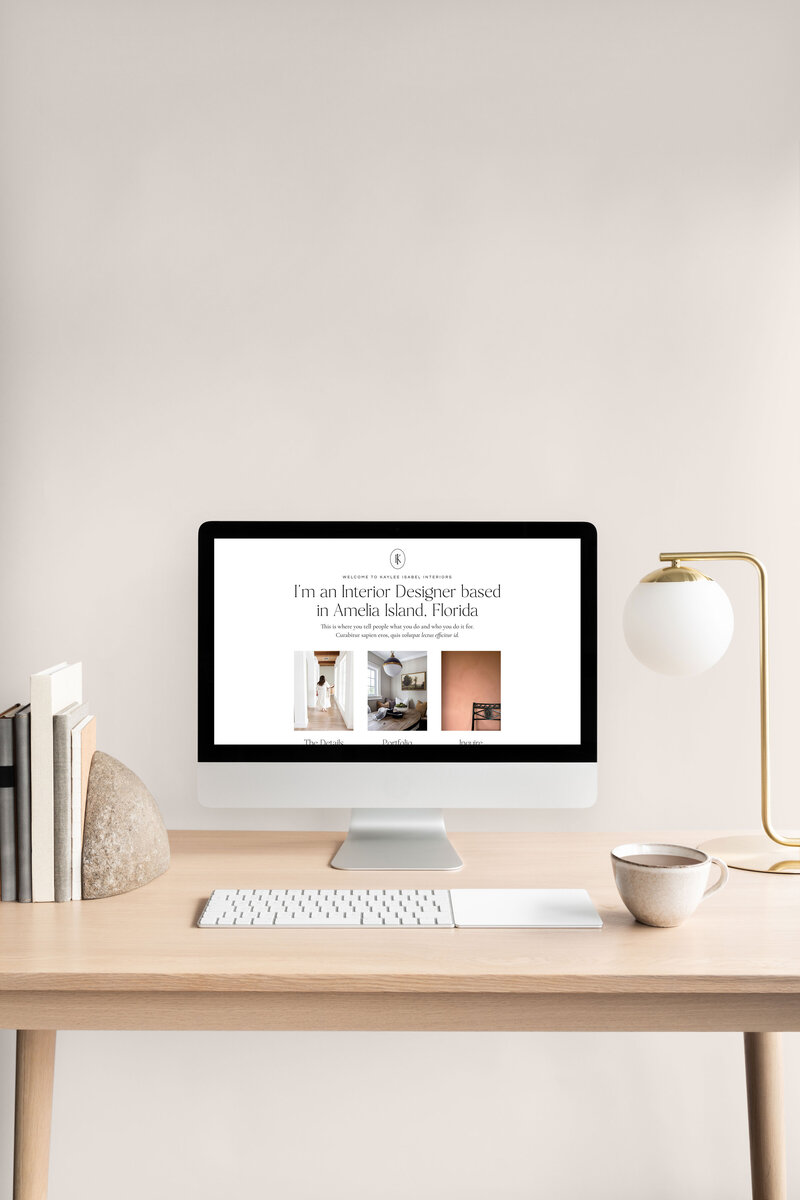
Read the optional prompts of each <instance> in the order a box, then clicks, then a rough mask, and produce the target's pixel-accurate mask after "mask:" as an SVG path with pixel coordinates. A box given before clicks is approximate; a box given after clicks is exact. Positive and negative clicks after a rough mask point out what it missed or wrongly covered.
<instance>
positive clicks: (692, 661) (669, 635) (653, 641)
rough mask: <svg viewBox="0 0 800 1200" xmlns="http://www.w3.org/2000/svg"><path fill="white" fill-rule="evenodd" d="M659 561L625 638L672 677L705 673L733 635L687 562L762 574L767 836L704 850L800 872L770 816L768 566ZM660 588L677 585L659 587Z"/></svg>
mask: <svg viewBox="0 0 800 1200" xmlns="http://www.w3.org/2000/svg"><path fill="white" fill-rule="evenodd" d="M658 557H659V561H660V562H662V563H670V564H671V565H670V566H668V567H662V568H661V569H660V570H657V571H653V572H652V573H651V574H650V575H645V577H644V579H642V581H641V583H639V584H637V585H636V587H635V588H634V589H633V591H632V592H631V594H630V596H629V597H628V601H627V604H626V605H625V612H624V616H623V626H624V630H625V640H626V641H627V643H628V646H629V647H630V649H631V651H632V652H633V653H634V654H635V655H636V657H637V658H638V659H639V661H640V662H643V663H644V664H645V666H647V667H650V668H652V669H653V670H654V671H661V672H662V673H664V674H667V675H698V674H700V672H701V671H705V670H707V669H708V668H709V667H711V666H713V665H714V663H715V662H717V661H718V660H719V659H720V658H722V655H723V654H724V653H725V651H726V650H727V648H728V645H729V644H730V640H731V636H732V634H733V610H732V609H731V605H730V601H729V600H728V597H727V596H726V595H725V593H724V591H723V590H722V588H721V587H720V586H719V584H718V583H715V582H714V580H713V579H709V578H708V576H707V575H703V574H701V572H700V571H696V570H694V569H693V568H692V567H686V566H684V565H683V564H684V563H685V562H693V561H696V560H697V559H741V560H744V561H745V562H749V563H752V564H753V566H754V567H755V568H756V571H757V572H758V579H759V627H760V634H759V648H760V654H759V661H760V675H761V824H762V826H763V828H764V833H763V834H755V835H753V836H747V837H724V838H715V839H714V840H713V841H711V842H707V843H706V844H705V845H704V846H703V847H702V849H703V850H705V851H706V852H707V853H708V854H714V855H716V856H717V857H718V858H721V859H723V861H724V862H726V863H727V864H728V866H729V867H738V868H740V869H741V870H745V871H765V872H772V873H777V874H793V875H797V874H800V837H785V836H783V835H781V834H779V833H776V832H775V830H774V829H773V827H772V820H771V817H770V791H769V659H768V643H767V573H766V571H765V570H764V566H763V563H760V562H759V561H758V559H757V558H754V557H753V555H752V554H745V553H743V552H742V551H738V550H708V551H702V552H701V551H691V552H684V553H677V552H676V553H669V554H668V553H664V554H659V556H658ZM654 584H672V585H673V586H672V587H653V586H652V585H654ZM674 585H684V586H674ZM688 585H691V586H688Z"/></svg>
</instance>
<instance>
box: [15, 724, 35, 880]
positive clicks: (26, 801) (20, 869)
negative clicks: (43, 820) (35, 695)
mask: <svg viewBox="0 0 800 1200" xmlns="http://www.w3.org/2000/svg"><path fill="white" fill-rule="evenodd" d="M13 725H14V800H15V803H16V807H17V899H18V900H30V899H31V706H30V704H26V705H25V707H24V708H20V709H18V710H17V712H16V713H15V714H14V721H13Z"/></svg>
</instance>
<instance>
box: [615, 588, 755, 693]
mask: <svg viewBox="0 0 800 1200" xmlns="http://www.w3.org/2000/svg"><path fill="white" fill-rule="evenodd" d="M622 624H623V629H624V631H625V640H626V642H627V643H628V646H629V647H630V649H631V651H632V653H633V654H635V656H636V657H637V658H638V659H639V661H640V662H642V663H644V665H645V666H646V667H650V669H651V670H653V671H659V672H660V673H661V674H662V675H699V674H700V673H701V672H702V671H707V670H708V668H709V667H713V665H714V663H716V662H719V660H720V659H721V658H722V656H723V654H724V653H725V651H726V650H727V649H728V646H729V645H730V641H731V638H732V636H733V609H732V608H731V602H730V600H729V599H728V597H727V596H726V594H725V592H724V591H723V590H722V588H721V587H720V586H719V584H718V583H715V582H714V580H713V579H709V578H708V576H706V575H702V574H701V573H700V572H699V571H693V570H691V569H689V568H687V567H665V568H663V570H659V571H653V573H652V574H651V575H645V577H644V579H643V580H642V581H641V583H637V585H636V587H635V588H634V589H633V591H632V592H631V594H630V596H629V597H628V601H627V603H626V605H625V611H624V613H623V617H622Z"/></svg>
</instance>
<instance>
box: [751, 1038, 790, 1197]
mask: <svg viewBox="0 0 800 1200" xmlns="http://www.w3.org/2000/svg"><path fill="white" fill-rule="evenodd" d="M744 1064H745V1070H746V1072H747V1113H748V1117H749V1120H750V1175H751V1178H752V1181H753V1200H786V1147H785V1145H784V1129H783V1061H782V1056H781V1035H780V1034H779V1033H746V1034H745V1035H744Z"/></svg>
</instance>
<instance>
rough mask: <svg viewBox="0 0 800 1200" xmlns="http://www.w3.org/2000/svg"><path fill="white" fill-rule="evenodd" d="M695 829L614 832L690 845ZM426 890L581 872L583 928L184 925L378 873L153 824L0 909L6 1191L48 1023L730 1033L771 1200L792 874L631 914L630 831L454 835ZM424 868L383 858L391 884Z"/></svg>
mask: <svg viewBox="0 0 800 1200" xmlns="http://www.w3.org/2000/svg"><path fill="white" fill-rule="evenodd" d="M706 836H707V835H705V834H697V833H694V834H687V833H679V834H668V835H667V834H664V832H663V831H660V832H658V833H657V834H653V835H650V834H648V835H644V834H641V833H638V834H636V837H635V840H648V839H651V840H657V841H664V840H666V841H674V842H682V843H685V844H688V845H696V844H697V843H698V841H702V840H703V838H704V837H706ZM452 840H453V842H454V844H455V846H456V848H457V849H458V851H459V853H460V854H461V855H462V857H463V858H464V862H465V864H466V865H465V868H464V870H463V871H460V872H458V873H457V874H452V875H451V874H448V875H442V876H438V875H437V876H436V878H435V884H436V886H443V887H447V886H453V887H482V886H485V887H498V886H502V887H586V888H587V889H588V890H589V892H590V894H591V896H592V898H593V899H594V901H595V904H596V905H597V907H598V909H599V910H600V913H601V916H602V918H603V921H604V922H605V927H604V928H603V929H602V930H599V931H596V930H567V931H558V930H522V929H518V930H489V929H485V930H482V929H452V930H450V929H448V930H419V931H411V930H400V929H387V930H372V929H369V930H367V929H358V930H349V929H342V930H315V929H302V930H288V929H286V930H283V929H282V930H276V929H249V930H248V929H208V930H201V929H197V928H196V921H197V918H198V916H199V914H200V912H201V910H202V907H203V904H204V902H205V900H206V899H207V897H208V896H209V894H210V893H211V891H212V890H213V889H214V888H215V887H243V888H246V887H344V886H346V885H347V884H349V883H350V882H351V881H352V882H353V883H354V884H355V885H357V886H358V887H385V886H386V885H387V876H386V874H385V873H384V874H380V873H378V872H376V873H374V874H373V873H370V872H359V873H358V875H357V876H356V877H354V876H352V875H350V874H345V873H343V872H341V871H334V870H333V869H332V868H330V867H329V866H328V863H329V862H330V859H331V858H332V856H333V854H334V853H335V851H336V849H337V848H338V846H339V844H340V842H341V835H339V834H334V833H239V832H235V833H234V832H225V833H216V832H214V833H211V832H178V833H172V834H171V835H170V841H171V845H172V866H171V868H170V871H169V872H168V874H167V875H165V876H163V877H162V878H161V879H157V880H156V881H155V882H154V883H151V884H149V885H148V886H147V887H145V888H142V889H141V890H140V891H137V892H131V893H129V894H128V895H126V896H116V897H113V898H111V899H108V900H89V901H84V902H82V903H74V904H2V905H0V946H2V954H1V955H0V1027H3V1028H10V1029H17V1030H18V1034H17V1099H16V1122H17V1124H16V1138H15V1173H14V1181H15V1182H14V1197H15V1200H44V1198H45V1197H46V1195H47V1170H48V1158H49V1136H50V1112H51V1109H52V1083H53V1061H54V1051H55V1032H54V1031H55V1030H57V1029H294V1030H300V1029H326V1030H328V1029H330V1030H334V1029H361V1030H384V1029H385V1030H565V1031H566V1030H676V1031H678V1030H706V1031H721V1030H739V1031H744V1033H745V1059H746V1066H747V1092H748V1107H749V1115H750V1142H751V1165H752V1177H753V1195H754V1197H756V1200H783V1198H784V1197H785V1194H786V1193H785V1174H784V1154H783V1112H782V1107H783V1106H782V1098H781V1072H780V1036H779V1031H781V1030H799V1029H800V956H798V946H799V945H800V878H798V877H793V876H788V875H784V876H765V875H755V874H750V873H748V872H741V871H732V872H731V880H730V883H729V884H728V887H727V888H726V889H724V890H723V891H722V892H721V893H719V894H718V895H716V896H713V897H712V898H711V899H709V900H708V902H707V903H706V904H704V905H702V906H701V908H700V909H699V911H698V912H697V914H696V915H695V916H694V917H693V918H692V920H691V921H689V922H688V923H687V924H686V925H684V926H683V927H682V928H680V929H665V930H657V929H649V928H647V927H645V926H643V925H637V924H636V923H635V922H634V921H633V918H632V917H631V916H630V915H629V914H628V912H627V910H626V909H625V908H624V907H623V906H622V903H621V902H620V900H619V897H618V896H617V893H616V890H615V888H614V884H613V879H612V875H611V867H610V862H609V855H608V852H609V850H610V849H611V847H612V846H614V845H617V844H618V843H620V842H625V841H631V840H634V839H633V835H631V834H630V833H618V834H613V833H611V834H586V835H583V834H475V833H465V834H454V835H453V838H452ZM431 882H432V879H431V875H430V874H429V873H428V874H425V873H422V872H407V873H405V872H403V873H401V872H393V873H392V875H391V886H393V887H430V886H431Z"/></svg>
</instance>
